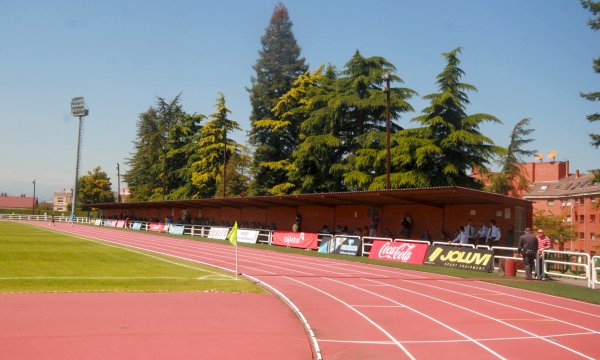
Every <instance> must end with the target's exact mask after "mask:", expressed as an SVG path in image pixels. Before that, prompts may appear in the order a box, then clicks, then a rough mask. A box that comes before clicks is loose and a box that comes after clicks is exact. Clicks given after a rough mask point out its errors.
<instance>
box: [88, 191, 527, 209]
mask: <svg viewBox="0 0 600 360" xmlns="http://www.w3.org/2000/svg"><path fill="white" fill-rule="evenodd" d="M498 203H501V204H506V205H513V206H524V207H525V206H530V204H531V203H530V201H528V200H523V199H517V198H513V197H509V196H504V195H499V194H494V193H489V192H484V191H479V190H473V189H467V188H463V187H458V186H445V187H434V188H420V189H400V190H379V191H353V192H336V193H318V194H299V195H275V196H248V197H229V198H210V199H198V200H165V201H144V202H128V203H102V204H92V206H93V207H96V208H100V209H124V208H127V209H130V208H188V207H195V208H203V207H214V208H223V207H232V208H247V207H256V208H268V207H278V206H283V207H296V206H308V205H314V206H339V205H357V204H360V205H372V206H382V205H411V204H419V205H428V206H432V207H438V208H442V207H444V206H446V205H450V204H453V205H456V204H465V205H466V204H482V205H483V204H498Z"/></svg>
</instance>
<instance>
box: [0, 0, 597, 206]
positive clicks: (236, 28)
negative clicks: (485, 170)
mask: <svg viewBox="0 0 600 360" xmlns="http://www.w3.org/2000/svg"><path fill="white" fill-rule="evenodd" d="M284 4H285V5H286V6H287V8H288V10H289V14H290V17H291V20H292V22H293V23H294V27H293V29H292V30H293V32H294V34H295V36H296V39H297V41H298V44H299V45H300V47H301V48H302V56H303V57H305V58H306V61H307V63H308V64H309V65H310V68H311V69H316V68H317V67H318V66H319V65H321V64H333V65H335V66H337V67H338V68H339V69H341V68H343V66H344V64H345V63H346V62H347V61H348V60H349V59H350V57H351V56H352V55H353V53H354V52H355V51H356V50H357V49H358V50H360V52H361V53H362V55H363V56H383V57H385V58H386V59H388V60H389V61H390V62H391V63H392V64H394V65H395V66H396V68H397V74H398V75H399V76H400V77H401V78H402V79H403V80H404V82H405V83H404V86H406V87H409V88H411V89H413V90H415V91H417V92H418V93H419V94H420V95H421V96H423V95H426V94H429V93H431V92H434V91H435V90H436V89H435V76H436V75H437V74H438V73H439V72H440V71H441V69H442V68H443V66H444V65H445V64H444V60H443V58H442V56H441V53H443V52H446V51H449V50H452V49H454V48H456V47H458V46H461V47H463V52H462V55H461V59H462V63H461V66H462V68H463V70H464V71H465V72H466V76H465V77H464V78H463V81H464V82H467V83H470V84H473V85H475V86H476V87H477V88H478V92H477V93H470V94H469V98H470V100H471V105H470V106H469V108H468V109H467V112H468V113H478V112H485V113H489V114H492V115H495V116H497V117H498V118H500V119H501V120H502V121H503V125H489V126H488V125H486V126H484V127H483V128H482V132H483V133H484V134H486V135H488V136H490V137H492V138H493V139H494V141H495V142H496V143H497V144H499V145H502V146H506V145H507V144H508V142H509V134H510V130H512V128H513V126H514V125H515V124H516V123H517V122H518V121H519V120H521V119H523V118H531V127H532V128H534V129H535V132H534V133H533V135H532V137H533V138H535V139H536V141H535V143H534V144H533V145H532V146H531V148H532V149H537V150H538V151H540V152H544V153H548V152H550V151H551V150H556V151H557V152H558V155H557V157H556V159H557V160H569V161H570V164H571V171H574V170H575V169H579V170H581V171H582V172H587V171H588V170H590V169H594V168H600V161H599V159H600V150H597V149H594V148H592V147H591V145H590V140H589V137H588V135H587V134H588V133H590V132H595V133H600V127H599V125H597V124H591V123H589V122H588V121H587V120H586V119H585V116H586V115H587V114H590V113H593V112H597V111H598V106H600V104H598V103H592V102H589V101H586V100H584V99H583V98H581V97H580V96H579V93H580V92H581V91H584V92H585V91H598V90H600V75H598V74H595V73H594V72H593V69H592V59H593V58H594V57H596V56H599V55H600V46H599V44H600V32H594V31H592V30H591V29H590V28H589V27H588V26H587V20H588V19H589V18H590V16H591V13H590V12H589V11H587V10H585V9H583V8H582V7H581V5H580V3H579V1H577V0H560V1H558V0H557V1H547V0H505V1H491V0H453V1H446V0H437V1H433V0H430V1H427V0H422V1H421V0H414V1H407V0H379V1H377V0H373V1H364V0H344V1H337V0H288V1H285V2H284ZM275 5H276V1H266V0H253V1H244V0H237V1H234V0H219V1H200V0H196V1H177V0H175V1H155V0H143V1H137V0H136V1H130V0H128V1H116V0H104V1H80V0H78V1H61V0H57V1H34V0H31V1H6V0H0V44H2V47H1V54H2V55H1V56H0V85H1V86H0V125H1V131H0V191H1V192H8V193H9V194H10V195H19V194H21V193H25V194H27V195H29V196H31V194H32V192H33V185H32V180H33V179H36V180H37V195H38V196H39V197H40V199H41V200H49V199H51V196H52V193H53V192H54V191H57V190H60V189H62V188H67V189H70V188H71V187H72V186H73V182H74V179H75V155H76V144H77V120H76V119H75V118H73V117H72V116H71V115H70V101H71V98H72V97H75V96H84V97H85V99H86V103H87V105H88V107H89V109H90V115H89V117H87V118H85V129H84V134H85V135H84V140H83V152H82V165H81V169H82V171H81V175H83V174H85V173H86V172H87V171H89V170H91V169H93V168H94V167H96V166H101V167H102V169H103V170H104V171H106V172H107V173H108V175H109V177H110V178H111V180H112V183H113V187H114V189H116V184H117V174H116V173H117V171H116V164H117V162H118V163H120V164H121V171H122V172H124V171H126V169H127V166H126V164H125V160H126V159H127V158H129V157H130V156H131V152H132V149H133V146H132V141H133V140H134V139H135V135H136V121H137V119H138V115H139V114H140V113H141V112H144V111H146V110H147V109H148V108H149V107H150V106H153V105H154V104H155V101H156V97H159V96H160V97H164V98H166V99H169V100H170V99H173V98H174V97H175V96H176V95H177V94H179V93H182V104H183V106H184V109H185V110H186V111H187V112H190V113H202V114H211V113H213V112H214V110H215V109H214V105H215V102H216V99H217V96H218V93H219V92H223V93H224V94H225V97H226V101H227V106H228V107H229V109H230V110H231V111H232V115H231V118H232V119H235V120H237V121H238V122H239V123H240V125H241V126H242V128H243V129H244V130H245V131H247V130H249V129H250V124H249V121H248V117H249V114H250V103H249V97H248V93H247V91H246V88H247V87H249V86H250V78H251V76H252V75H253V70H252V65H253V64H254V63H255V62H256V60H257V58H258V51H259V50H260V48H261V44H260V38H261V36H262V35H263V34H264V31H265V28H266V26H267V25H268V22H269V19H270V16H271V13H272V11H273V8H274V7H275ZM411 104H412V105H413V107H414V108H415V109H416V110H417V112H420V111H421V109H423V108H424V107H425V105H426V103H425V102H423V101H422V100H421V99H420V98H415V99H413V100H412V101H411ZM415 115H416V114H405V115H404V116H403V117H402V118H401V119H400V121H399V123H400V125H402V126H404V127H410V126H413V125H411V124H410V122H409V120H410V119H411V118H412V117H414V116H415ZM237 140H238V141H240V142H245V141H246V134H245V132H240V133H239V134H237ZM527 160H533V159H527Z"/></svg>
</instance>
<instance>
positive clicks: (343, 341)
mask: <svg viewBox="0 0 600 360" xmlns="http://www.w3.org/2000/svg"><path fill="white" fill-rule="evenodd" d="M581 335H594V333H572V334H555V335H544V336H543V337H546V338H549V339H552V338H558V337H569V336H581ZM530 339H537V338H536V337H534V336H519V337H499V338H491V339H490V338H477V339H476V340H477V341H485V342H491V341H514V340H530ZM319 341H320V342H330V343H349V344H374V345H393V342H391V341H362V340H332V339H319ZM461 342H463V343H467V342H471V340H468V339H459V340H406V341H402V343H403V344H407V345H408V344H447V343H450V344H453V343H461Z"/></svg>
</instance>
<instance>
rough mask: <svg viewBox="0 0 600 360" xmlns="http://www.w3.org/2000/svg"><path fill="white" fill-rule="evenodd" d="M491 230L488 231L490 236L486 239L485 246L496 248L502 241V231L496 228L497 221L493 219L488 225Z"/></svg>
mask: <svg viewBox="0 0 600 360" xmlns="http://www.w3.org/2000/svg"><path fill="white" fill-rule="evenodd" d="M488 226H489V229H488V234H487V237H486V239H485V244H486V245H487V246H490V247H491V246H494V245H496V244H497V243H498V241H499V240H500V237H501V234H500V229H499V228H498V227H497V226H496V220H494V219H492V220H490V223H489V224H488Z"/></svg>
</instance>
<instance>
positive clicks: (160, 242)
mask: <svg viewBox="0 0 600 360" xmlns="http://www.w3.org/2000/svg"><path fill="white" fill-rule="evenodd" d="M120 238H121V239H122V238H123V237H120ZM125 239H127V240H128V241H133V242H136V243H137V242H140V243H143V244H144V245H149V242H148V241H144V240H142V239H139V238H137V237H125ZM167 239H172V238H167ZM178 240H179V239H178ZM152 243H153V244H155V246H159V247H161V248H165V249H177V250H182V249H185V250H186V251H191V252H193V253H198V254H202V253H201V251H202V250H201V249H199V246H195V245H196V243H187V242H185V243H184V242H178V243H177V244H173V243H168V242H165V240H164V239H163V238H162V237H161V239H156V240H154V239H153V240H152ZM179 244H181V245H182V246H178V245H179ZM211 245H212V243H211ZM202 248H203V249H208V250H210V251H211V253H213V252H215V251H214V250H215V249H217V248H219V249H220V248H221V247H216V246H212V247H211V246H209V245H207V246H203V247H202ZM241 249H244V250H242V251H240V253H239V255H240V256H239V260H240V266H244V267H245V268H251V267H250V266H247V265H243V263H246V264H248V263H250V264H258V265H260V266H263V267H269V268H275V269H276V270H285V271H286V272H294V273H298V274H301V275H305V276H315V274H311V273H307V272H306V271H305V270H294V269H292V268H290V267H289V264H290V261H285V260H281V257H276V256H271V257H270V256H267V255H265V252H264V251H257V252H254V254H257V255H258V256H257V255H254V254H253V255H252V256H248V254H247V253H246V250H247V249H246V248H241ZM241 249H240V250H241ZM219 253H221V254H224V255H222V256H219V255H216V256H215V257H223V258H227V259H229V257H226V256H225V255H228V254H229V253H228V252H224V251H219ZM203 255H204V254H202V255H199V256H203ZM260 258H262V259H265V260H268V261H269V262H271V263H275V264H280V265H282V266H278V265H273V264H265V263H264V262H259V261H255V260H256V259H260ZM293 258H294V259H295V261H296V262H298V263H301V261H302V260H303V259H304V258H305V257H302V258H300V259H299V258H298V255H296V257H293ZM250 259H254V260H250ZM276 259H277V260H276ZM286 265H287V266H286ZM295 267H296V268H303V269H307V270H314V267H311V266H307V265H295ZM251 269H254V270H257V271H265V270H263V269H257V268H251ZM328 272H329V273H331V274H336V275H344V276H346V275H347V273H336V272H332V271H328ZM271 273H272V274H275V273H273V272H271Z"/></svg>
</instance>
